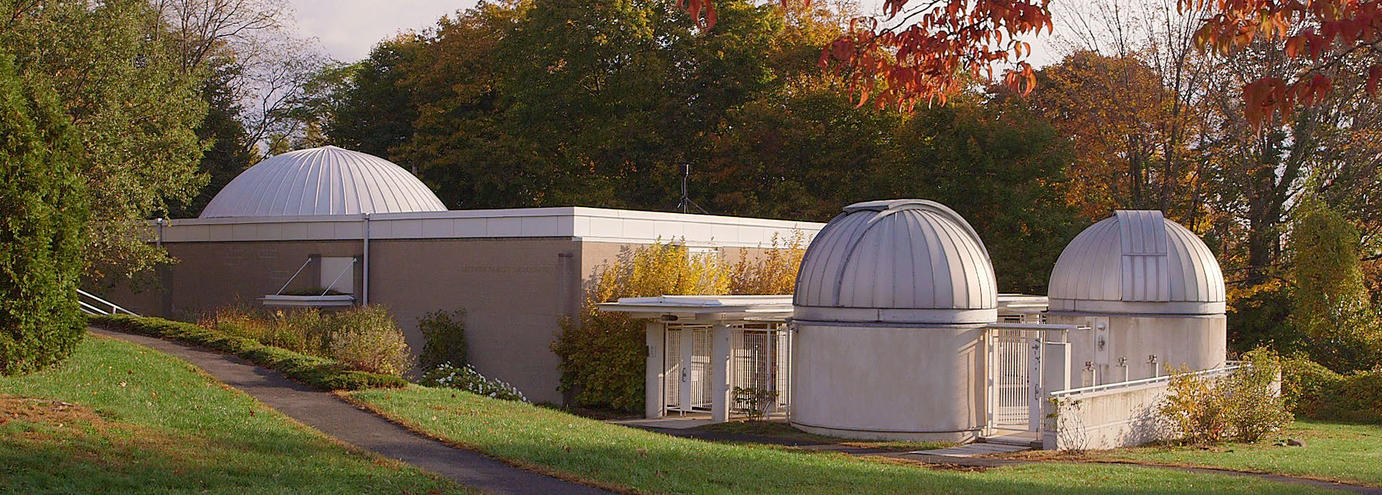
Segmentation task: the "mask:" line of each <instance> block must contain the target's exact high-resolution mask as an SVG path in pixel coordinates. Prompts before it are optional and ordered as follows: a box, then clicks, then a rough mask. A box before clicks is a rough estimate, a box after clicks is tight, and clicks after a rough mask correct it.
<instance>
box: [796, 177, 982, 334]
mask: <svg viewBox="0 0 1382 495" xmlns="http://www.w3.org/2000/svg"><path fill="white" fill-rule="evenodd" d="M997 286H998V284H997V282H996V281H995V278H994V274H993V263H992V262H991V261H989V255H988V250H986V249H985V248H984V243H983V241H982V240H980V239H979V235H978V234H976V233H975V232H974V229H973V228H971V227H970V226H969V223H968V222H966V221H965V220H964V218H962V217H960V215H959V214H957V213H955V212H954V211H952V210H951V209H949V208H946V207H945V206H944V205H941V204H940V203H936V202H934V201H926V200H920V199H898V200H888V201H871V202H866V203H857V204H853V205H850V206H848V207H845V209H844V213H842V214H840V215H839V216H837V217H835V219H834V220H831V221H830V223H829V224H827V225H826V226H825V228H824V229H822V230H821V232H820V234H818V235H817V236H816V238H815V240H813V241H812V242H811V246H810V247H808V248H807V250H806V256H805V257H804V258H803V260H802V263H801V270H800V271H799V272H798V274H797V285H796V294H795V297H794V299H793V304H794V305H795V306H796V309H795V317H794V318H795V319H798V320H815V321H840V322H895V323H931V324H951V323H981V322H992V321H994V320H995V318H996V310H995V308H996V307H997V300H998V290H997Z"/></svg>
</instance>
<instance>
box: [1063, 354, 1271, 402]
mask: <svg viewBox="0 0 1382 495" xmlns="http://www.w3.org/2000/svg"><path fill="white" fill-rule="evenodd" d="M1230 362H1233V361H1230ZM1244 366H1247V365H1246V364H1241V363H1240V364H1228V363H1225V365H1224V366H1222V367H1219V368H1210V369H1207V370H1199V371H1192V372H1190V373H1179V374H1170V375H1161V376H1158V377H1152V378H1143V379H1141V380H1131V381H1126V382H1117V383H1105V384H1103V385H1091V386H1088V387H1080V388H1071V389H1066V390H1057V391H1054V392H1051V393H1050V394H1049V395H1050V396H1051V397H1064V396H1067V395H1075V394H1087V393H1092V392H1103V391H1105V390H1113V389H1117V388H1124V387H1135V386H1138V385H1146V384H1150V383H1157V382H1165V381H1170V380H1171V379H1172V378H1175V377H1177V376H1198V375H1208V374H1219V373H1225V372H1229V371H1233V370H1236V369H1239V368H1242V367H1244Z"/></svg>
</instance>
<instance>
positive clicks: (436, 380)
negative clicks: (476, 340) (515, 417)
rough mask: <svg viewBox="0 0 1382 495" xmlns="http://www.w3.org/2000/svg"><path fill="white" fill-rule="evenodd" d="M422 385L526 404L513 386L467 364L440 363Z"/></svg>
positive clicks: (428, 374) (526, 400) (424, 377)
mask: <svg viewBox="0 0 1382 495" xmlns="http://www.w3.org/2000/svg"><path fill="white" fill-rule="evenodd" d="M422 384H423V385H427V386H430V387H447V388H454V389H459V390H464V391H466V392H470V393H473V394H478V395H483V396H485V397H489V398H492V399H503V400H516V401H519V402H528V398H527V397H524V396H523V392H519V391H518V389H517V388H514V386H513V385H509V384H508V383H507V382H504V381H503V380H498V379H494V378H487V377H485V375H482V374H480V372H479V371H476V370H475V367H474V366H471V365H469V364H467V365H465V366H464V367H457V366H453V365H452V364H451V363H442V364H440V365H438V366H437V367H436V368H433V369H432V371H429V372H427V374H426V375H425V376H423V377H422Z"/></svg>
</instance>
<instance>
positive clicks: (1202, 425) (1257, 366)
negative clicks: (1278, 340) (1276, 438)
mask: <svg viewBox="0 0 1382 495" xmlns="http://www.w3.org/2000/svg"><path fill="white" fill-rule="evenodd" d="M1244 358H1245V362H1246V363H1247V365H1246V366H1244V367H1242V368H1239V369H1238V370H1235V371H1234V372H1232V373H1230V374H1229V375H1227V376H1223V377H1211V376H1206V375H1203V374H1196V373H1188V372H1184V371H1182V372H1180V373H1176V374H1175V375H1174V376H1172V377H1171V383H1170V393H1169V394H1168V395H1167V397H1166V399H1165V400H1164V401H1163V402H1162V403H1161V405H1160V407H1159V411H1160V412H1161V415H1162V417H1163V418H1164V419H1165V420H1166V421H1167V422H1168V426H1169V427H1170V429H1171V433H1172V434H1173V435H1174V436H1175V438H1176V439H1177V440H1179V441H1181V442H1185V443H1190V444H1200V445H1202V444H1212V443H1218V442H1223V441H1226V440H1237V441H1242V442H1255V441H1257V440H1260V439H1261V438H1262V437H1263V436H1265V435H1266V434H1267V433H1270V432H1272V431H1276V430H1278V429H1280V428H1282V427H1283V426H1285V425H1287V424H1289V423H1290V422H1291V419H1292V418H1291V413H1290V412H1289V411H1287V409H1286V404H1285V401H1284V400H1283V399H1282V398H1281V396H1280V394H1279V393H1278V392H1277V391H1276V390H1275V388H1276V387H1275V382H1276V377H1277V376H1278V374H1279V373H1280V370H1281V364H1280V359H1279V358H1278V357H1277V356H1276V354H1275V353H1272V352H1271V351H1269V350H1267V349H1264V348H1259V349H1256V350H1253V351H1251V352H1249V353H1248V354H1247V355H1246V356H1244Z"/></svg>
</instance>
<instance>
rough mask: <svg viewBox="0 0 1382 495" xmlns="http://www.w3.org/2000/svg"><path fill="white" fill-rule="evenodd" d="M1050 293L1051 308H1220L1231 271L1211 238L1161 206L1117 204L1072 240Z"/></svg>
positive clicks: (1190, 310)
mask: <svg viewBox="0 0 1382 495" xmlns="http://www.w3.org/2000/svg"><path fill="white" fill-rule="evenodd" d="M1047 295H1048V296H1050V301H1051V310H1052V311H1082V312H1107V313H1140V314H1221V313H1223V312H1224V275H1223V272H1221V271H1220V270H1219V262H1218V261H1217V260H1215V259H1214V253H1212V252H1210V251H1209V247H1208V246H1205V244H1204V241H1201V240H1200V238H1199V236H1196V235H1195V233H1194V232H1191V231H1190V230H1189V229H1186V228H1185V227H1182V226H1181V225H1180V224H1178V223H1176V222H1172V221H1170V220H1166V219H1165V218H1164V217H1163V216H1162V214H1161V212H1160V211H1118V212H1117V213H1116V214H1115V215H1114V216H1112V217H1110V218H1106V219H1104V220H1102V221H1100V222H1099V223H1096V224H1094V225H1092V226H1090V227H1089V228H1087V229H1085V230H1084V232H1081V233H1080V235H1078V236H1075V239H1074V240H1072V241H1070V245H1068V246H1066V247H1065V251H1062V252H1061V255H1060V259H1058V260H1056V267H1055V269H1054V270H1052V271H1051V286H1050V290H1049V291H1048V293H1047Z"/></svg>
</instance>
